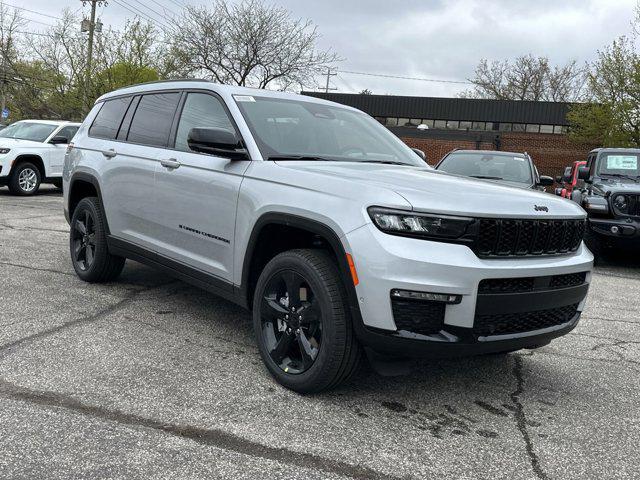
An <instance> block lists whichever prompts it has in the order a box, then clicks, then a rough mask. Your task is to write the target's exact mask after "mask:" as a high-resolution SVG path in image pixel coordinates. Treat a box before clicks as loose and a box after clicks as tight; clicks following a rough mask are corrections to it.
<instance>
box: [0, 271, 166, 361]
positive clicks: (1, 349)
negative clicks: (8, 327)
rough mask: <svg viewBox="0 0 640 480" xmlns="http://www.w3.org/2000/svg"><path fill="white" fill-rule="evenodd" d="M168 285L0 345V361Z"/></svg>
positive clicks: (140, 291)
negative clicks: (24, 346) (38, 341)
mask: <svg viewBox="0 0 640 480" xmlns="http://www.w3.org/2000/svg"><path fill="white" fill-rule="evenodd" d="M170 283H173V281H171V282H168V283H164V284H160V285H154V286H153V287H149V288H146V289H140V290H137V291H135V292H133V293H132V294H131V295H128V296H127V297H125V298H123V299H121V300H119V301H118V302H116V303H114V304H112V305H110V306H108V307H107V308H104V309H102V310H99V311H98V312H96V313H93V314H91V315H87V316H85V317H81V318H77V319H75V320H71V321H69V322H65V323H62V324H60V325H57V326H55V327H52V328H48V329H46V330H41V331H39V332H36V333H32V334H31V335H27V336H26V337H22V338H19V339H17V340H14V341H12V342H9V343H5V344H4V345H0V360H2V359H4V358H5V357H6V356H7V355H9V354H10V353H11V352H13V351H14V350H15V349H17V348H19V347H21V346H23V345H25V344H29V343H33V342H35V341H36V340H40V339H42V338H45V337H48V336H50V335H54V334H56V333H58V332H60V331H62V330H66V329H69V328H73V327H75V326H78V325H85V324H88V323H92V322H96V321H98V320H101V319H102V318H104V317H106V316H107V315H110V314H111V313H113V312H115V311H117V310H119V309H120V308H122V307H124V306H125V305H127V304H129V303H131V302H132V301H133V300H135V299H136V297H138V296H139V295H140V294H141V293H144V292H148V291H150V290H153V289H154V288H160V287H164V286H166V285H169V284H170Z"/></svg>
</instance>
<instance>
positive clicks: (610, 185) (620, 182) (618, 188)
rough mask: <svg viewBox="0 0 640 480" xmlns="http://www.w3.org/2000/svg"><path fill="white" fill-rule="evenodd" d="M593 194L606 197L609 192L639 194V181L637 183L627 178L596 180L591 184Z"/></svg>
mask: <svg viewBox="0 0 640 480" xmlns="http://www.w3.org/2000/svg"><path fill="white" fill-rule="evenodd" d="M591 188H592V191H593V193H595V194H599V195H606V194H607V193H609V192H629V193H631V192H636V193H640V179H639V181H638V182H635V181H633V180H630V179H628V178H612V179H611V180H609V179H607V180H602V179H600V180H597V181H595V182H594V183H593V184H592V187H591Z"/></svg>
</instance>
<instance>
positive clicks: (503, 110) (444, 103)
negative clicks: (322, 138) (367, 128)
mask: <svg viewBox="0 0 640 480" xmlns="http://www.w3.org/2000/svg"><path fill="white" fill-rule="evenodd" d="M303 95H309V96H312V97H317V98H324V99H326V100H330V101H332V102H337V103H342V104H344V105H349V106H351V107H354V108H357V109H359V110H362V111H363V112H366V113H368V114H369V115H372V116H374V117H399V118H428V119H432V120H470V121H477V122H506V123H538V124H543V125H567V124H568V122H567V112H568V111H569V105H570V104H568V103H560V102H529V101H513V100H486V99H469V98H438V97H405V96H393V95H360V94H350V93H323V92H303Z"/></svg>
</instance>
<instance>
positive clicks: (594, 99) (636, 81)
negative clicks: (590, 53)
mask: <svg viewBox="0 0 640 480" xmlns="http://www.w3.org/2000/svg"><path fill="white" fill-rule="evenodd" d="M587 85H588V91H589V103H582V104H576V105H574V106H573V107H572V108H571V110H570V112H569V116H568V118H569V122H570V124H571V129H570V136H571V138H572V139H574V140H576V141H578V142H583V143H592V144H599V145H602V146H605V147H607V146H615V147H639V146H640V55H639V54H638V52H637V50H636V47H635V45H634V43H633V41H631V40H630V39H628V38H626V37H620V38H619V39H617V40H615V41H614V42H613V43H612V44H611V45H610V46H608V47H606V48H605V49H603V50H601V51H599V52H598V58H597V59H596V60H595V61H594V62H593V64H592V65H590V68H589V73H588V78H587Z"/></svg>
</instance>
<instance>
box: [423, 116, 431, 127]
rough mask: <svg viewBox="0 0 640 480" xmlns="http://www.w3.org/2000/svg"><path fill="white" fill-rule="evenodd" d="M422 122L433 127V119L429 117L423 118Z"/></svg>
mask: <svg viewBox="0 0 640 480" xmlns="http://www.w3.org/2000/svg"><path fill="white" fill-rule="evenodd" d="M421 124H423V125H426V126H427V127H429V128H433V120H429V119H428V118H423V119H422V122H421Z"/></svg>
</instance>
